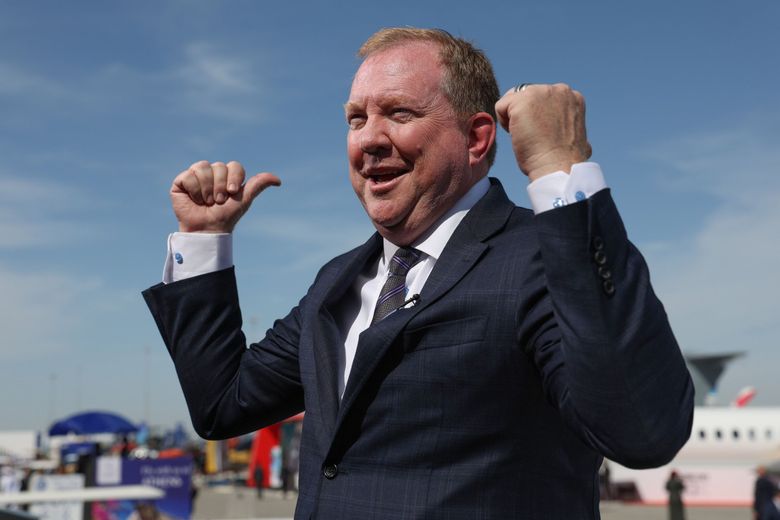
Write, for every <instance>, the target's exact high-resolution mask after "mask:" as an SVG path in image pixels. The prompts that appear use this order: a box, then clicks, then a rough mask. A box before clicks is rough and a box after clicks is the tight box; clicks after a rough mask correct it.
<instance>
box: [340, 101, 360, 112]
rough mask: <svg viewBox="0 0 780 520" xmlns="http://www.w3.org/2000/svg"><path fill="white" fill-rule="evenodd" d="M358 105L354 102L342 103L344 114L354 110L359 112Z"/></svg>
mask: <svg viewBox="0 0 780 520" xmlns="http://www.w3.org/2000/svg"><path fill="white" fill-rule="evenodd" d="M359 109H360V105H358V104H357V103H355V102H354V101H347V102H346V103H344V112H352V111H354V110H359Z"/></svg>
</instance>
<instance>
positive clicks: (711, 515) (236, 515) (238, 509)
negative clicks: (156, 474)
mask: <svg viewBox="0 0 780 520" xmlns="http://www.w3.org/2000/svg"><path fill="white" fill-rule="evenodd" d="M295 500H296V496H295V495H292V494H291V495H290V496H288V498H286V499H285V498H284V497H283V495H282V493H281V492H280V491H276V490H266V491H265V492H264V493H263V498H262V499H258V498H257V493H256V492H255V490H253V489H249V488H245V487H232V486H220V487H211V488H208V487H206V488H201V490H200V492H199V493H198V498H197V500H196V502H195V511H194V513H193V517H192V518H193V519H195V520H250V519H258V520H260V519H263V520H271V519H273V520H291V519H292V517H293V512H294V511H295ZM601 518H602V520H666V519H667V518H668V515H667V512H666V508H665V507H658V506H637V505H626V504H620V503H615V502H603V503H602V504H601ZM686 518H687V520H751V519H752V518H753V515H752V514H751V512H750V508H748V507H721V508H709V507H692V508H688V510H687V516H686Z"/></svg>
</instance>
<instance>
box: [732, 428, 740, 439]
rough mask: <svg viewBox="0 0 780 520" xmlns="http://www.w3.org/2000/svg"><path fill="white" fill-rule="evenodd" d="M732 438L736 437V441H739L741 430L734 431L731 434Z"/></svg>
mask: <svg viewBox="0 0 780 520" xmlns="http://www.w3.org/2000/svg"><path fill="white" fill-rule="evenodd" d="M731 436H732V437H734V440H735V441H736V440H739V430H733V431H732V432H731Z"/></svg>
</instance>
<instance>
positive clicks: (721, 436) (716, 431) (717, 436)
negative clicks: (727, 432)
mask: <svg viewBox="0 0 780 520" xmlns="http://www.w3.org/2000/svg"><path fill="white" fill-rule="evenodd" d="M715 438H716V439H718V440H721V439H722V438H723V433H721V431H720V430H715Z"/></svg>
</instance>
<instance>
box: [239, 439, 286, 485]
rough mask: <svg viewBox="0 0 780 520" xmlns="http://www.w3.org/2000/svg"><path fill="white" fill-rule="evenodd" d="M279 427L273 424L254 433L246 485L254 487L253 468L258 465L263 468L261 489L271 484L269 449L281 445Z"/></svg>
mask: <svg viewBox="0 0 780 520" xmlns="http://www.w3.org/2000/svg"><path fill="white" fill-rule="evenodd" d="M281 431H282V430H281V426H280V425H279V424H274V425H271V426H268V427H267V428H263V429H262V430H258V431H257V432H255V437H254V439H253V440H252V454H251V457H250V460H249V477H248V478H247V479H246V485H247V486H249V487H256V486H255V468H256V467H257V466H258V464H259V465H260V467H261V468H263V487H264V488H267V487H269V486H270V483H271V448H273V447H274V446H279V445H280V444H281Z"/></svg>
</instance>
